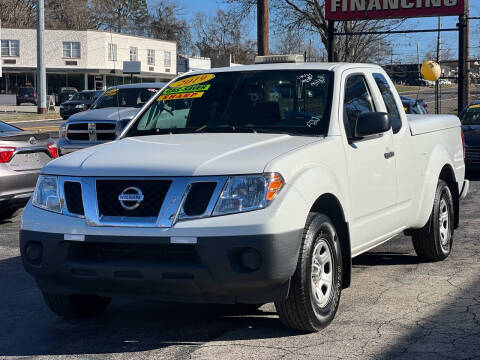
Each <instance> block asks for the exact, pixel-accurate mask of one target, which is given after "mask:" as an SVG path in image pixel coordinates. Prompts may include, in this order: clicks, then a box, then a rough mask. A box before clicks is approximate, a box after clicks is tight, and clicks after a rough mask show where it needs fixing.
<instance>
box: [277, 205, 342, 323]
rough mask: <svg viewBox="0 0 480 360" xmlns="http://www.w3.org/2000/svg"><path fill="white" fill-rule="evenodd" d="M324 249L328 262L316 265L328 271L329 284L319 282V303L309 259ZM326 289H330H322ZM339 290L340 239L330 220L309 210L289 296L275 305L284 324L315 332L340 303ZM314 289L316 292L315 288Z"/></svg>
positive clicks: (340, 270)
mask: <svg viewBox="0 0 480 360" xmlns="http://www.w3.org/2000/svg"><path fill="white" fill-rule="evenodd" d="M322 250H323V252H322ZM327 250H328V251H329V252H330V253H329V254H330V263H325V264H324V265H321V266H317V267H318V268H321V271H319V273H321V274H322V275H323V274H326V275H327V276H328V275H330V276H331V277H332V280H331V283H330V287H329V288H328V287H327V286H326V285H322V286H321V288H320V289H319V290H320V291H321V292H322V296H321V298H322V299H323V303H321V300H319V299H318V298H316V296H317V295H314V290H312V288H313V285H312V283H313V281H314V280H313V279H312V262H313V257H314V252H316V253H317V252H318V254H325V252H326V251H327ZM327 256H328V253H327ZM317 264H318V262H317ZM327 264H328V266H327ZM324 286H325V288H324ZM325 289H327V290H329V291H327V290H326V291H325V292H324V290H325ZM341 291H342V250H341V246H340V240H339V238H338V235H337V232H336V230H335V227H334V225H333V223H332V221H331V220H330V219H329V218H328V217H327V216H325V215H323V214H318V213H312V214H310V215H309V217H308V220H307V223H306V225H305V230H304V233H303V238H302V245H301V248H300V254H299V257H298V263H297V269H296V271H295V273H294V274H293V276H292V279H291V283H290V291H289V294H288V297H287V299H286V300H283V301H280V302H276V303H275V308H276V309H277V312H278V315H279V317H280V320H281V321H282V323H283V324H284V325H286V326H288V327H290V328H292V329H295V330H300V331H308V332H316V331H319V330H321V329H323V328H324V327H326V326H327V325H328V324H330V323H331V322H332V320H333V318H334V317H335V314H336V313H337V309H338V305H339V303H340V295H341ZM315 293H316V294H318V292H315ZM327 294H328V295H327Z"/></svg>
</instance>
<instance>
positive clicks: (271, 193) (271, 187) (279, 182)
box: [267, 173, 285, 201]
mask: <svg viewBox="0 0 480 360" xmlns="http://www.w3.org/2000/svg"><path fill="white" fill-rule="evenodd" d="M284 183H285V182H284V180H283V178H282V175H280V174H278V173H273V174H271V175H270V182H269V184H268V191H267V200H268V201H271V200H273V199H275V196H277V194H278V192H279V191H280V189H281V188H282V187H283V184H284Z"/></svg>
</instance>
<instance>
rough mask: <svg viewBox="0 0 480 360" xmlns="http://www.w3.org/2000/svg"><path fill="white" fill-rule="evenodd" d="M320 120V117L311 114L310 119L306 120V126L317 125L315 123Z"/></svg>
mask: <svg viewBox="0 0 480 360" xmlns="http://www.w3.org/2000/svg"><path fill="white" fill-rule="evenodd" d="M319 122H320V119H319V118H318V117H316V116H312V117H311V118H310V120H308V121H307V126H308V127H309V128H311V127H312V126H317V124H318V123H319Z"/></svg>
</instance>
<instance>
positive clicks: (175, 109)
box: [126, 70, 333, 136]
mask: <svg viewBox="0 0 480 360" xmlns="http://www.w3.org/2000/svg"><path fill="white" fill-rule="evenodd" d="M332 84H333V72H330V71H314V70H270V71H232V72H224V73H215V74H213V73H212V74H202V75H191V76H185V77H182V78H180V80H178V81H176V82H174V83H172V84H170V86H169V87H168V88H166V89H164V90H163V92H162V94H160V96H159V97H158V98H157V100H156V101H154V102H153V103H152V104H151V105H150V107H149V108H147V109H146V110H145V111H144V112H143V114H142V115H141V116H140V117H139V118H138V119H137V120H136V122H135V123H134V124H133V125H132V126H131V127H130V129H129V131H128V133H127V135H126V136H141V135H151V134H165V133H173V132H175V133H200V132H268V133H288V134H292V135H313V136H315V135H326V133H327V131H328V125H329V118H330V106H331V97H332Z"/></svg>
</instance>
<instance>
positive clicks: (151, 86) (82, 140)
mask: <svg viewBox="0 0 480 360" xmlns="http://www.w3.org/2000/svg"><path fill="white" fill-rule="evenodd" d="M163 86H165V83H144V84H131V85H119V86H114V87H111V88H109V89H108V90H107V91H105V92H104V93H103V94H102V96H100V97H99V98H98V99H97V101H95V103H94V104H93V105H92V106H91V108H90V109H89V110H88V111H84V112H81V113H78V114H74V115H72V116H70V117H69V118H68V120H67V121H66V122H64V123H63V124H62V125H61V126H60V130H59V137H60V139H59V141H58V149H59V152H60V155H65V154H68V153H70V152H72V151H75V150H79V149H84V148H86V147H89V146H92V145H98V144H102V143H104V142H107V141H112V140H115V138H116V137H117V135H119V133H120V132H121V130H122V129H123V127H125V125H126V124H127V123H128V122H129V121H130V120H131V119H133V117H134V116H135V115H136V114H137V113H138V111H139V110H140V108H141V107H142V106H143V105H144V104H145V103H146V102H147V101H148V100H149V99H150V98H151V97H152V96H153V95H155V93H156V92H157V91H158V90H160V89H161V88H162V87H163Z"/></svg>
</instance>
